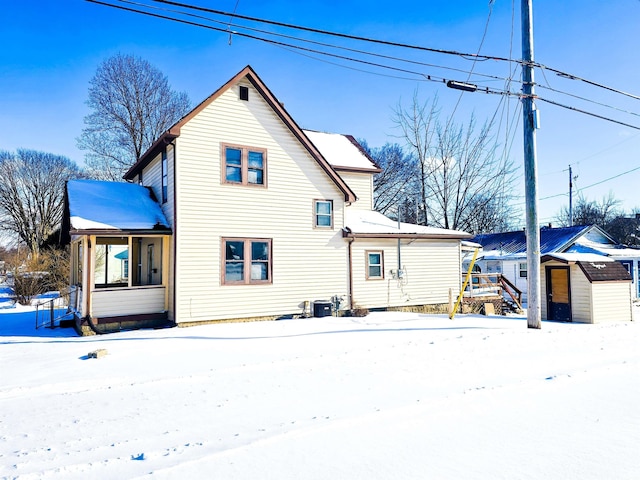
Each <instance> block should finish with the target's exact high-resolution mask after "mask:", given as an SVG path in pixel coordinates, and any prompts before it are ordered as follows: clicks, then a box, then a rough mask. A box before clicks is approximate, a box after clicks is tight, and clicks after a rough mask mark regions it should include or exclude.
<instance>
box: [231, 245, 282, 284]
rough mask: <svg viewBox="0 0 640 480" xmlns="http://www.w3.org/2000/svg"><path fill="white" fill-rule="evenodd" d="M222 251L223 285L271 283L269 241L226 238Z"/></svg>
mask: <svg viewBox="0 0 640 480" xmlns="http://www.w3.org/2000/svg"><path fill="white" fill-rule="evenodd" d="M222 251H223V255H224V258H223V263H224V272H223V279H222V283H223V284H226V285H237V284H245V285H249V284H261V283H272V280H271V240H268V239H231V238H226V239H223V240H222Z"/></svg>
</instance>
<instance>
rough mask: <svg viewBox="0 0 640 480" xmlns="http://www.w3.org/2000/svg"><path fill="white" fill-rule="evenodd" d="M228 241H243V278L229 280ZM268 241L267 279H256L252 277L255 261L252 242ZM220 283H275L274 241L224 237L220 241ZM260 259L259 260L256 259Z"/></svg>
mask: <svg viewBox="0 0 640 480" xmlns="http://www.w3.org/2000/svg"><path fill="white" fill-rule="evenodd" d="M227 242H242V243H243V257H244V258H243V259H242V265H243V277H244V278H243V279H242V280H227ZM254 242H256V243H258V242H259V243H266V244H267V252H268V259H267V261H266V264H267V279H266V280H256V279H252V278H251V266H252V263H253V262H254V260H253V258H252V249H251V246H252V243H254ZM220 251H221V254H220V258H221V267H220V270H221V272H220V284H221V285H271V284H273V242H272V239H270V238H247V237H240V238H238V237H223V238H222V239H221V242H220ZM256 261H258V260H256Z"/></svg>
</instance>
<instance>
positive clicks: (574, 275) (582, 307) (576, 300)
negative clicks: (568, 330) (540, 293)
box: [544, 263, 593, 323]
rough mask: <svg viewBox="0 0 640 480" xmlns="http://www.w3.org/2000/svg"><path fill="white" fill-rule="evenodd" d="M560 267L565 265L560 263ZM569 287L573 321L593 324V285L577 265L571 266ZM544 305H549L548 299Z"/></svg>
mask: <svg viewBox="0 0 640 480" xmlns="http://www.w3.org/2000/svg"><path fill="white" fill-rule="evenodd" d="M545 265H546V263H545ZM558 265H563V264H562V263H558ZM564 266H566V265H564ZM545 282H546V278H545ZM544 285H545V288H546V283H544ZM569 287H570V288H571V291H570V294H569V298H570V299H571V320H572V321H574V322H586V323H592V312H591V305H592V301H593V300H592V298H591V294H592V292H591V288H592V285H591V284H590V283H589V280H587V277H585V276H584V273H582V270H580V267H578V266H577V265H571V267H570V268H569ZM544 303H545V304H546V303H547V302H546V298H545V299H544Z"/></svg>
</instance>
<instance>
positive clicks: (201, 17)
mask: <svg viewBox="0 0 640 480" xmlns="http://www.w3.org/2000/svg"><path fill="white" fill-rule="evenodd" d="M117 1H119V2H120V3H126V4H129V5H136V6H139V7H145V8H150V9H153V10H157V11H162V12H170V13H174V14H179V15H185V16H187V17H191V18H197V19H199V20H205V21H207V22H212V23H217V24H221V25H226V26H227V30H226V31H228V32H229V34H230V35H232V34H235V33H237V32H234V31H230V28H231V27H234V28H240V29H242V30H247V31H250V32H256V33H261V34H264V35H271V36H274V37H279V38H286V39H288V40H295V41H299V42H305V43H310V44H313V45H317V46H322V47H328V48H335V49H338V50H344V51H348V52H351V53H358V54H361V55H369V56H372V57H377V58H384V59H386V60H393V61H398V62H404V63H410V64H413V65H420V66H424V67H430V68H439V69H443V70H450V71H454V72H458V73H464V74H468V75H469V77H468V78H467V81H469V80H470V78H471V76H472V75H474V76H477V77H484V78H487V79H491V80H499V81H504V80H506V79H505V78H503V77H499V76H497V75H490V74H485V73H476V72H473V69H472V71H468V70H464V69H461V68H455V67H449V66H445V65H437V64H434V63H426V62H419V61H417V60H409V59H406V58H400V57H396V56H392V55H383V54H380V53H374V52H368V51H366V50H360V49H356V48H350V47H345V46H341V45H333V44H330V43H326V42H319V41H317V40H310V39H307V38H301V37H295V36H293V35H287V34H284V33H277V32H271V31H268V30H262V29H259V28H254V27H248V26H246V25H240V24H234V23H231V22H230V21H226V22H225V21H222V20H215V19H213V18H209V17H205V16H204V15H198V14H194V13H188V12H183V11H181V10H174V9H170V8H162V7H156V6H152V5H147V4H145V3H140V2H135V1H132V0H117ZM114 7H115V6H114ZM116 8H117V7H116ZM234 15H235V11H234ZM163 18H164V17H163ZM202 26H204V25H202ZM485 35H486V31H485ZM483 39H484V37H483ZM309 58H314V57H309ZM334 65H335V64H334ZM474 65H475V63H474ZM474 81H476V82H477V81H478V80H477V79H474ZM519 83H521V82H519Z"/></svg>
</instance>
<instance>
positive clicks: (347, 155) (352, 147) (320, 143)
mask: <svg viewBox="0 0 640 480" xmlns="http://www.w3.org/2000/svg"><path fill="white" fill-rule="evenodd" d="M303 132H304V133H305V135H306V136H307V137H309V140H311V141H312V142H313V144H314V145H315V146H316V148H317V149H318V150H320V153H321V154H322V156H323V157H324V158H325V160H327V162H329V163H330V164H331V166H332V167H334V168H338V169H339V168H341V167H342V168H347V169H356V170H371V171H372V172H378V171H380V168H379V167H378V166H377V165H376V164H375V162H374V161H373V160H372V159H371V158H369V156H368V155H367V154H366V153H365V152H364V151H363V150H362V148H361V147H360V146H359V145H358V144H357V141H356V140H355V139H354V138H353V137H352V136H350V135H342V134H340V133H324V132H316V131H314V130H303Z"/></svg>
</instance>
